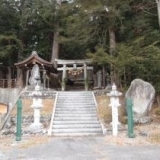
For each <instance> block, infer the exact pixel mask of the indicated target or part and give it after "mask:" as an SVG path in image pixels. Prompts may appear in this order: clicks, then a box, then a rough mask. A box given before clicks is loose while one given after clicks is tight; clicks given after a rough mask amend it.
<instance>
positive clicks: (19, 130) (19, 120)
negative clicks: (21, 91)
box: [16, 99, 22, 141]
mask: <svg viewBox="0 0 160 160" xmlns="http://www.w3.org/2000/svg"><path fill="white" fill-rule="evenodd" d="M21 123H22V100H21V99H18V101H17V132H16V141H21V135H22V128H21Z"/></svg>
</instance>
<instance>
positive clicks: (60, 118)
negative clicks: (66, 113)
mask: <svg viewBox="0 0 160 160" xmlns="http://www.w3.org/2000/svg"><path fill="white" fill-rule="evenodd" d="M88 120H89V121H90V120H91V121H92V120H93V121H96V120H97V117H56V115H55V117H54V121H88Z"/></svg>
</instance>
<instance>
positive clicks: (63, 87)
mask: <svg viewBox="0 0 160 160" xmlns="http://www.w3.org/2000/svg"><path fill="white" fill-rule="evenodd" d="M65 87H66V64H63V73H62V91H64V90H65Z"/></svg>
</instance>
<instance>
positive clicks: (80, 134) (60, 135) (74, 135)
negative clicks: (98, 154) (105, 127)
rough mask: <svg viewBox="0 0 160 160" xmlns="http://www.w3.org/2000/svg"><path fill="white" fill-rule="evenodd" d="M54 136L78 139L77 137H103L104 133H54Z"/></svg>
mask: <svg viewBox="0 0 160 160" xmlns="http://www.w3.org/2000/svg"><path fill="white" fill-rule="evenodd" d="M52 135H53V136H56V137H77V136H101V135H102V133H99V132H98V133H93V132H92V133H90V132H89V133H87V132H86V133H54V132H52Z"/></svg>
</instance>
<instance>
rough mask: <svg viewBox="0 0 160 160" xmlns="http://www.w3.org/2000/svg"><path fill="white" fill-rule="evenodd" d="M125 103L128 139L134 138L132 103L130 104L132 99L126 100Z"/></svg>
mask: <svg viewBox="0 0 160 160" xmlns="http://www.w3.org/2000/svg"><path fill="white" fill-rule="evenodd" d="M126 103H127V115H128V137H129V138H135V135H134V133H133V129H134V122H133V110H132V106H133V103H132V99H131V98H127V99H126Z"/></svg>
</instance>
